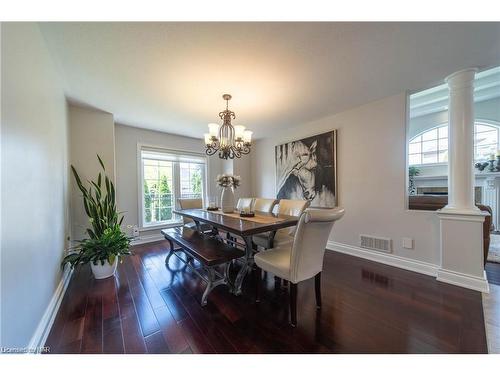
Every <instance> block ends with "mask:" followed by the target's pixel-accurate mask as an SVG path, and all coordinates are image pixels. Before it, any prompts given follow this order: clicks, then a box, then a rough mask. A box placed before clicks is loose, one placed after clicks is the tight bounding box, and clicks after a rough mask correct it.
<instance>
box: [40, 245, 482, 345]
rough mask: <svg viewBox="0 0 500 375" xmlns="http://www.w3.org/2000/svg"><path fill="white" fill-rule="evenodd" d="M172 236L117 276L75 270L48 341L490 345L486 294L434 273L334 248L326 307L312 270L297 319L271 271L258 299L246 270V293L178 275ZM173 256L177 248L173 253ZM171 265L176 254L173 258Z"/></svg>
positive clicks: (325, 280)
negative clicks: (204, 296) (318, 301)
mask: <svg viewBox="0 0 500 375" xmlns="http://www.w3.org/2000/svg"><path fill="white" fill-rule="evenodd" d="M167 248H168V244H167V243H165V242H160V243H154V244H148V245H143V246H140V247H135V248H134V252H135V254H136V255H135V256H132V257H129V258H127V259H126V260H125V261H124V262H123V264H120V265H119V269H118V272H117V275H116V278H110V279H106V280H100V281H99V280H94V279H93V277H92V275H91V271H90V268H89V267H88V265H87V266H83V267H79V268H78V269H77V270H75V272H74V274H73V278H72V280H71V282H70V285H69V287H68V290H67V292H66V295H65V297H64V300H63V302H62V304H61V308H60V310H59V312H58V315H57V317H56V319H55V322H54V325H53V328H52V330H51V332H50V335H49V337H48V340H47V343H46V345H47V346H49V347H50V352H51V353H458V352H461V353H485V352H487V348H486V337H485V329H484V319H483V310H482V302H481V294H480V293H479V292H474V291H470V290H467V289H462V288H459V287H455V286H452V285H449V284H444V283H440V282H437V281H436V280H435V279H434V278H433V277H430V276H425V275H420V274H417V273H413V272H409V271H405V270H401V269H398V268H394V267H390V266H385V265H382V264H378V263H374V262H370V261H366V260H363V259H359V258H355V257H351V256H348V255H343V254H339V253H334V252H331V251H327V252H326V255H325V267H324V271H323V275H322V292H323V308H322V310H320V311H317V310H316V308H315V300H314V279H312V280H309V281H307V282H303V283H301V284H300V285H299V288H298V327H297V328H295V329H294V328H291V327H290V326H289V325H288V324H287V321H288V295H287V292H286V290H284V289H282V288H281V287H279V286H275V283H274V277H273V276H272V275H270V274H268V275H265V273H264V279H265V283H264V284H263V285H262V288H261V303H260V304H255V302H254V290H253V288H254V284H253V280H252V277H251V276H250V275H249V276H248V277H247V278H246V280H245V284H244V287H243V295H242V296H240V297H235V296H233V295H231V294H229V293H228V291H227V289H226V287H224V286H220V287H218V288H216V289H215V290H214V291H213V292H212V294H211V295H210V297H209V299H208V305H207V306H206V307H201V306H200V304H199V300H200V297H201V293H202V291H203V287H204V284H203V282H202V281H200V280H199V278H197V277H196V276H195V275H194V274H192V273H191V272H189V271H184V272H176V273H175V274H172V273H171V272H170V271H168V270H167V269H166V267H165V264H164V260H165V256H166V249H167ZM172 258H175V257H172ZM171 262H172V263H171V266H172V267H173V266H178V265H179V264H174V263H175V259H171Z"/></svg>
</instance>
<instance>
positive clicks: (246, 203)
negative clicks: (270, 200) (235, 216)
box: [236, 198, 253, 212]
mask: <svg viewBox="0 0 500 375" xmlns="http://www.w3.org/2000/svg"><path fill="white" fill-rule="evenodd" d="M252 203H253V198H240V199H238V203H237V204H236V210H237V211H238V212H240V211H242V210H243V209H244V208H247V207H248V208H249V209H250V210H251V209H252Z"/></svg>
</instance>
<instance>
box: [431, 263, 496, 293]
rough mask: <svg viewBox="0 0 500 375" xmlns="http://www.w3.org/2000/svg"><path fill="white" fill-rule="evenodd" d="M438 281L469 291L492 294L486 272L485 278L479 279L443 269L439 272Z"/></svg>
mask: <svg viewBox="0 0 500 375" xmlns="http://www.w3.org/2000/svg"><path fill="white" fill-rule="evenodd" d="M436 279H437V280H438V281H442V282H444V283H448V284H453V285H457V286H461V287H463V288H467V289H473V290H477V291H479V292H483V293H489V292H490V286H489V284H488V279H487V277H486V272H484V276H483V277H477V276H472V275H466V274H463V273H459V272H454V271H450V270H445V269H442V268H441V269H439V270H438V274H437V277H436Z"/></svg>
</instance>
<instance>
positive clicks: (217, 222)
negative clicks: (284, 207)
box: [174, 209, 299, 236]
mask: <svg viewBox="0 0 500 375" xmlns="http://www.w3.org/2000/svg"><path fill="white" fill-rule="evenodd" d="M174 213H176V214H178V215H181V216H185V217H188V218H190V219H193V220H194V221H200V222H203V223H208V224H210V225H212V226H214V227H215V228H218V229H223V230H225V231H227V232H230V233H233V234H237V235H239V236H251V235H254V234H257V233H264V232H269V231H274V230H278V229H281V228H286V227H292V226H294V225H297V223H298V221H299V218H298V217H297V216H289V215H280V214H272V213H267V212H260V211H256V212H255V216H256V217H259V216H261V217H267V218H276V221H272V222H270V223H257V222H254V221H250V220H247V219H246V218H241V219H240V218H236V217H231V216H227V215H223V214H221V213H220V211H219V212H217V213H215V212H210V211H206V210H204V209H186V210H174Z"/></svg>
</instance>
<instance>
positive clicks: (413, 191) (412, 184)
mask: <svg viewBox="0 0 500 375" xmlns="http://www.w3.org/2000/svg"><path fill="white" fill-rule="evenodd" d="M419 174H420V169H418V168H417V167H414V166H412V167H409V168H408V180H409V181H408V182H409V186H408V193H409V194H410V195H415V194H416V193H417V190H416V189H415V176H418V175H419Z"/></svg>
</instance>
